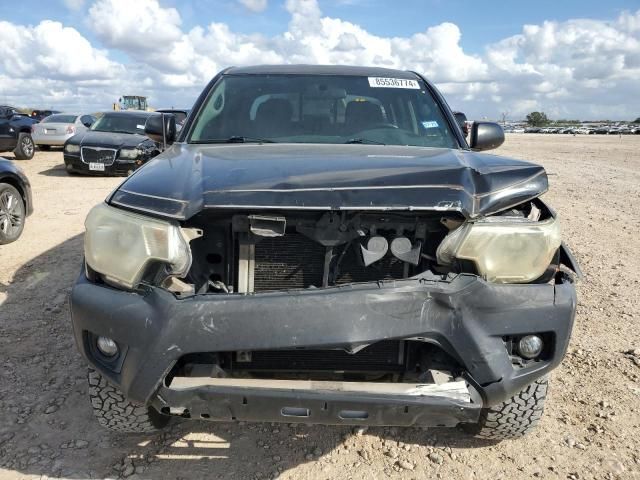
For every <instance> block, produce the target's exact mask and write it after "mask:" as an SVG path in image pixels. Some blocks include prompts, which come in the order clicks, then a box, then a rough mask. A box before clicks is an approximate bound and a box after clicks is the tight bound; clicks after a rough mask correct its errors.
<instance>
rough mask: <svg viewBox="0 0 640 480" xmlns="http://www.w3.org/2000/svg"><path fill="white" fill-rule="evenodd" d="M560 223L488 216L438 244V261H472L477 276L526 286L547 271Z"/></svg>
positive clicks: (554, 250) (464, 226) (557, 245)
mask: <svg viewBox="0 0 640 480" xmlns="http://www.w3.org/2000/svg"><path fill="white" fill-rule="evenodd" d="M560 243H561V238H560V224H559V223H558V221H557V219H555V218H549V219H547V220H543V221H540V222H531V221H514V220H509V219H507V218H501V217H489V218H487V219H484V220H482V221H478V222H469V223H465V224H464V225H462V226H461V227H458V228H457V229H455V230H453V231H452V232H451V233H449V235H447V236H446V237H445V239H444V240H443V241H442V243H440V246H439V247H438V251H437V257H438V262H440V263H441V264H443V265H450V264H451V262H452V260H453V259H454V258H457V259H463V260H470V261H472V262H474V264H475V265H476V268H477V269H478V273H479V274H480V275H482V276H483V277H484V278H486V279H487V280H488V281H490V282H495V283H528V282H532V281H533V280H535V279H536V278H539V277H540V276H541V275H542V274H543V273H544V272H545V270H546V269H547V267H548V266H549V264H550V263H551V260H552V259H553V255H554V254H555V253H556V251H557V250H558V248H559V247H560Z"/></svg>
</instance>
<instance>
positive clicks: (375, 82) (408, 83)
mask: <svg viewBox="0 0 640 480" xmlns="http://www.w3.org/2000/svg"><path fill="white" fill-rule="evenodd" d="M369 86H370V87H373V88H413V89H416V90H418V89H420V84H419V83H418V82H417V80H407V79H406V78H386V77H369Z"/></svg>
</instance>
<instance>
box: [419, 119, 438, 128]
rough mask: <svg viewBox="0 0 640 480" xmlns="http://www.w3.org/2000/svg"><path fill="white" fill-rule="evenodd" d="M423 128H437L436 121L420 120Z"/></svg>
mask: <svg viewBox="0 0 640 480" xmlns="http://www.w3.org/2000/svg"><path fill="white" fill-rule="evenodd" d="M422 126H423V127H424V128H438V122H436V121H435V120H432V121H430V122H422Z"/></svg>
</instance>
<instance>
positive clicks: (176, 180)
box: [71, 66, 579, 439]
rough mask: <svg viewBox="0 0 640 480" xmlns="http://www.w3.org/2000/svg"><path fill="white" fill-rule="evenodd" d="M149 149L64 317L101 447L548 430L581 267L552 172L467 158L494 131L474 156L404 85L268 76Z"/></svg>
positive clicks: (112, 202)
mask: <svg viewBox="0 0 640 480" xmlns="http://www.w3.org/2000/svg"><path fill="white" fill-rule="evenodd" d="M146 133H147V134H148V135H149V136H151V137H152V138H154V139H157V141H160V142H167V143H170V144H172V145H171V146H170V147H169V148H168V149H167V150H166V151H165V152H164V153H163V154H161V155H159V156H158V157H156V158H155V159H153V160H151V161H150V162H149V163H148V164H146V165H145V166H144V167H143V168H141V169H139V170H138V171H136V172H135V174H133V175H132V176H131V177H129V178H128V179H127V180H126V181H124V182H123V183H122V184H121V185H120V187H119V188H117V189H116V190H115V191H114V192H113V193H112V194H111V195H110V196H109V197H108V198H107V199H106V201H105V202H104V203H102V204H100V205H98V206H96V207H95V208H94V209H93V210H92V211H91V213H90V214H89V215H88V217H87V220H86V236H85V265H84V268H83V269H82V273H81V274H80V277H79V278H78V281H77V283H76V285H75V286H74V288H73V292H72V294H71V306H72V319H73V327H74V332H75V337H76V341H77V344H78V347H79V349H80V351H81V352H82V354H83V355H84V357H85V358H86V360H87V361H88V362H89V364H90V367H89V377H88V378H89V384H90V396H91V404H92V406H93V409H94V412H95V414H96V415H97V417H98V420H99V422H100V423H101V424H102V425H104V426H106V427H108V428H111V429H114V430H119V431H131V432H148V431H152V430H154V429H157V428H161V427H163V426H164V425H166V423H167V422H168V421H169V420H170V419H171V418H172V417H178V418H190V419H198V420H201V419H202V420H221V421H230V420H246V421H269V422H272V421H285V422H307V423H323V424H351V425H398V426H405V425H406V426H409V425H420V426H450V427H453V426H464V427H465V428H466V429H468V430H470V431H471V432H474V433H475V434H477V435H480V436H483V437H490V438H499V439H502V438H511V437H517V436H520V435H523V434H525V433H526V432H528V431H529V430H530V429H531V428H532V427H533V426H534V425H535V424H536V423H537V421H538V420H539V418H540V416H541V415H542V410H543V404H544V400H545V395H546V391H547V384H548V374H549V372H550V371H551V370H552V369H553V368H555V367H556V366H557V365H558V364H559V363H560V361H561V360H562V358H563V356H564V354H565V351H566V348H567V344H568V342H569V336H570V333H571V328H572V324H573V319H574V314H575V307H576V292H575V287H574V280H575V278H576V276H578V275H579V268H578V266H577V265H576V264H575V261H574V260H573V257H572V255H571V253H570V252H569V250H568V249H567V247H566V246H565V245H564V244H563V243H562V241H561V237H560V230H559V223H558V219H557V217H556V214H555V213H554V211H553V210H552V209H551V208H550V207H548V206H547V205H546V204H545V203H544V202H543V201H542V200H541V198H540V197H541V195H542V194H543V193H545V191H546V190H547V188H548V183H547V175H546V173H545V171H544V169H543V168H542V167H540V166H537V165H534V164H531V163H528V162H524V161H520V160H513V159H509V158H503V157H498V156H493V155H488V154H484V153H478V152H479V151H480V150H486V149H491V148H495V147H497V146H499V145H500V144H501V143H502V142H503V140H504V135H503V132H502V129H501V128H500V126H498V125H496V124H493V123H487V122H476V123H474V124H473V126H472V128H471V129H470V132H469V133H470V137H469V138H470V141H469V144H467V142H466V140H465V138H464V136H463V134H462V132H461V130H460V128H459V125H458V123H457V121H456V118H455V116H454V115H453V114H452V112H451V110H450V109H449V107H448V106H447V104H446V102H445V100H444V99H443V97H442V96H441V95H440V93H439V92H438V91H437V90H436V88H435V87H434V86H433V85H432V84H431V83H430V82H428V81H427V80H426V79H425V78H424V77H422V76H421V75H420V74H418V73H414V72H408V71H398V70H389V69H381V68H361V67H330V66H257V67H245V68H230V69H227V70H225V71H223V72H221V73H220V74H218V75H217V76H216V77H215V78H214V79H213V80H212V81H211V82H210V84H209V85H208V86H207V87H206V89H205V90H204V92H203V93H202V95H201V96H200V98H199V99H198V100H197V102H196V104H195V106H194V108H193V110H192V114H191V115H190V116H189V118H188V120H187V121H186V124H185V125H184V127H183V128H182V130H181V131H180V134H179V135H178V136H177V138H175V137H176V135H175V121H174V120H173V119H172V118H171V117H167V118H164V119H163V118H162V117H157V118H155V119H154V120H152V121H150V122H148V123H147V126H146Z"/></svg>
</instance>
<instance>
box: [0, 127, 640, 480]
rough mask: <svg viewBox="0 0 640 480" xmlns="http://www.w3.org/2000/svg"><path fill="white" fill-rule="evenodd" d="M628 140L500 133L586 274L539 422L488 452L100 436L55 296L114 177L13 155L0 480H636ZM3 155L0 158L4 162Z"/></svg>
mask: <svg viewBox="0 0 640 480" xmlns="http://www.w3.org/2000/svg"><path fill="white" fill-rule="evenodd" d="M638 152H640V136H625V137H622V138H619V137H609V136H576V137H573V136H566V135H562V136H558V135H547V136H542V135H540V136H538V135H510V136H509V137H508V139H507V141H506V143H505V145H504V146H503V147H501V148H500V150H498V151H497V153H498V154H500V155H512V156H515V157H518V158H523V159H529V160H532V161H536V162H539V163H541V164H543V165H544V166H545V167H546V168H547V171H548V172H549V175H550V183H551V188H550V191H549V193H547V194H546V195H545V198H546V199H547V200H548V201H549V202H550V203H551V204H552V205H553V206H554V207H555V208H556V209H557V210H558V211H559V213H560V216H561V218H562V224H563V229H564V236H565V239H566V240H567V241H568V243H569V245H570V246H571V248H572V249H573V250H574V253H575V254H576V256H577V258H578V260H579V262H580V264H581V266H582V268H583V270H584V273H585V275H586V278H585V280H584V281H583V282H582V283H581V284H580V285H579V304H578V315H577V319H576V325H575V328H574V333H573V338H572V341H571V347H570V351H569V354H568V355H567V358H566V359H565V361H564V363H563V364H562V366H561V367H560V368H559V369H558V370H556V371H555V372H554V374H553V375H552V381H551V387H550V394H549V398H548V403H547V405H548V408H547V411H546V414H545V416H544V419H543V421H542V422H541V425H540V426H539V428H538V429H537V430H536V431H535V432H534V433H532V434H531V435H529V436H528V437H526V438H524V439H521V440H517V441H506V442H502V443H492V442H487V441H480V440H475V439H472V438H468V437H466V436H465V435H463V434H462V433H460V432H458V431H457V430H445V429H428V430H427V429H397V428H370V429H368V430H367V429H360V430H352V429H351V428H346V427H344V428H343V427H322V426H304V425H299V426H290V425H287V424H281V425H276V424H235V423H221V424H213V423H181V424H177V425H174V426H172V427H171V428H170V429H169V430H168V431H166V432H164V433H162V434H160V435H154V436H126V435H119V434H114V433H110V432H107V431H105V430H102V429H101V428H100V427H99V426H98V424H97V422H96V421H95V420H94V418H93V416H92V413H91V411H90V408H89V403H88V400H87V383H86V368H85V365H84V364H83V361H82V360H81V358H80V356H79V354H78V353H77V352H76V349H75V345H74V343H73V339H72V336H71V328H70V323H69V312H68V305H67V296H68V293H69V290H70V286H71V285H72V283H73V281H74V278H75V276H76V274H77V272H78V269H79V268H80V261H81V256H82V232H83V220H84V217H85V215H86V213H87V211H88V210H89V208H90V207H91V206H92V205H94V204H95V203H97V202H99V201H101V200H102V199H103V198H104V197H105V196H106V195H107V194H108V193H109V192H110V191H111V190H112V189H113V188H114V187H115V186H116V185H117V184H118V183H119V182H120V180H121V179H113V178H84V177H69V176H67V175H66V173H65V172H64V169H63V165H62V154H61V153H60V152H59V151H58V152H55V151H54V152H48V153H44V152H38V153H37V155H36V157H35V158H34V159H33V160H31V161H24V162H20V164H21V166H22V167H23V168H24V169H25V171H26V172H27V175H28V176H29V178H30V180H31V183H32V185H33V190H34V196H35V208H36V212H35V214H34V215H33V216H32V217H30V218H29V219H28V223H27V226H26V228H25V231H24V234H23V236H22V238H21V239H20V240H19V241H18V242H16V243H14V244H12V245H8V246H2V247H0V305H1V307H0V352H1V353H0V412H1V414H0V480H4V479H16V478H47V477H64V478H91V477H93V478H104V477H110V478H117V477H128V478H172V479H173V478H175V479H183V478H238V479H253V478H255V479H266V478H273V477H276V476H279V478H285V479H293V478H295V479H316V478H322V479H348V478H354V479H378V478H387V477H390V478H399V479H413V478H415V479H418V478H430V477H435V478H456V479H458V478H459V479H476V478H477V479H484V478H491V479H494V480H497V479H512V478H530V477H535V478H548V479H556V478H560V479H565V478H568V479H591V478H597V479H613V478H621V479H631V478H633V479H640V450H639V448H638V442H639V440H640V428H639V426H640V329H639V328H638V322H639V321H640V310H639V309H638V306H639V303H640V301H639V293H638V292H639V290H640V284H639V282H640V256H639V255H638V253H639V252H640V239H639V238H640V237H639V236H638V234H637V232H638V230H640V217H639V216H638V211H639V210H638V203H639V202H640V153H638ZM6 156H7V157H10V155H6Z"/></svg>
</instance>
